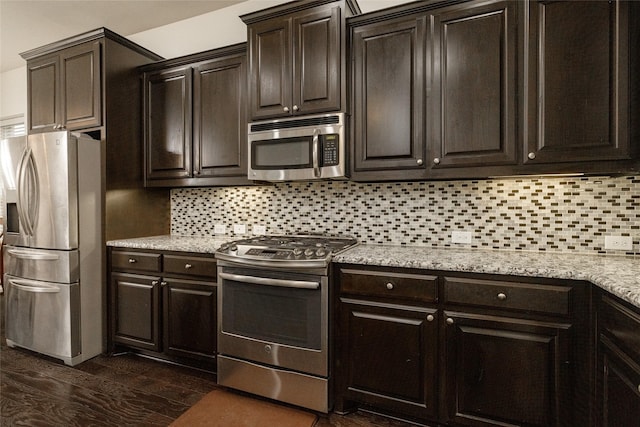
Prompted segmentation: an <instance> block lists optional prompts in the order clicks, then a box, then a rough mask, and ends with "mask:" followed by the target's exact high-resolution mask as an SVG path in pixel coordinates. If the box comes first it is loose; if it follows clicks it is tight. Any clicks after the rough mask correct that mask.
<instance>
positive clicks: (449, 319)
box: [447, 317, 454, 325]
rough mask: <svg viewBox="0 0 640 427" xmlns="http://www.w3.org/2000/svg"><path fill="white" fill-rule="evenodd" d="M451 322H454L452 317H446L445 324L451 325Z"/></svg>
mask: <svg viewBox="0 0 640 427" xmlns="http://www.w3.org/2000/svg"><path fill="white" fill-rule="evenodd" d="M453 323H454V321H453V318H451V317H447V325H453Z"/></svg>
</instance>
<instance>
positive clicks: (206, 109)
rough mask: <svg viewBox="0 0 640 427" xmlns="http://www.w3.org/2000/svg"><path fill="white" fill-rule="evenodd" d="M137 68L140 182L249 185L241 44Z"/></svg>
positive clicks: (192, 184) (243, 50)
mask: <svg viewBox="0 0 640 427" xmlns="http://www.w3.org/2000/svg"><path fill="white" fill-rule="evenodd" d="M142 70H143V73H144V88H145V102H144V120H145V178H146V179H145V185H147V186H148V187H181V186H214V185H235V184H248V183H249V181H248V180H247V112H246V105H247V104H246V73H247V71H246V44H244V43H241V44H238V45H233V46H229V47H226V48H221V49H215V50H212V51H207V52H203V53H199V54H196V55H189V56H185V57H181V58H176V59H172V60H168V61H163V62H159V63H156V64H153V65H150V66H146V67H143V68H142Z"/></svg>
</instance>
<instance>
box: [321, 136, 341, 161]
mask: <svg viewBox="0 0 640 427" xmlns="http://www.w3.org/2000/svg"><path fill="white" fill-rule="evenodd" d="M320 141H321V143H322V166H336V165H338V164H339V163H340V158H339V155H338V152H339V150H338V145H339V144H340V140H339V136H338V134H337V133H331V134H327V135H320Z"/></svg>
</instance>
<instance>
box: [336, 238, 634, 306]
mask: <svg viewBox="0 0 640 427" xmlns="http://www.w3.org/2000/svg"><path fill="white" fill-rule="evenodd" d="M333 261H334V262H340V263H348V264H363V265H378V266H385V267H405V268H420V269H427V270H442V271H461V272H469V273H491V274H507V275H515V276H531V277H545V278H550V279H571V280H586V281H589V282H591V283H593V284H595V285H596V286H599V287H600V288H602V289H604V290H606V291H608V292H610V293H612V294H614V295H616V296H618V297H620V298H621V299H623V300H625V301H627V302H629V303H631V304H633V305H635V306H636V307H639V308H640V259H638V258H637V257H632V256H603V255H583V254H564V253H546V252H521V251H517V252H516V251H497V250H482V249H453V248H452V249H447V248H443V249H436V248H427V247H416V246H388V245H359V246H356V247H354V248H352V249H349V250H347V251H344V252H342V253H340V254H338V255H336V256H335V257H334V258H333Z"/></svg>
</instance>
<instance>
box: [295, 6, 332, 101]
mask: <svg viewBox="0 0 640 427" xmlns="http://www.w3.org/2000/svg"><path fill="white" fill-rule="evenodd" d="M323 9H324V8H323ZM340 22H341V20H340V7H339V6H335V7H333V8H331V9H324V10H319V11H315V12H306V13H304V14H301V15H294V16H293V101H292V103H293V105H292V106H291V109H292V111H293V113H294V114H295V113H297V112H299V113H304V114H309V113H318V112H323V111H331V110H339V109H340V66H341V61H340V57H341V51H342V50H341V49H340Z"/></svg>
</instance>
